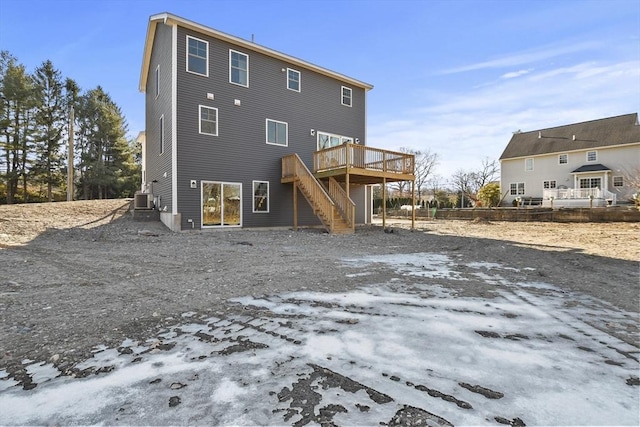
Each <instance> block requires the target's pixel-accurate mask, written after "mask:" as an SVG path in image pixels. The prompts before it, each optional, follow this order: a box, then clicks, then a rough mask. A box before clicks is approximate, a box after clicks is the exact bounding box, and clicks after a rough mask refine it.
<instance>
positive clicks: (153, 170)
mask: <svg viewBox="0 0 640 427" xmlns="http://www.w3.org/2000/svg"><path fill="white" fill-rule="evenodd" d="M171 33H172V28H171V27H169V26H167V25H164V24H158V26H157V27H156V35H155V38H154V41H153V49H152V53H151V61H150V65H149V78H148V79H147V85H146V88H145V98H146V100H145V101H146V116H145V120H146V153H145V155H146V162H147V165H146V166H147V177H146V179H147V184H149V185H148V188H149V190H150V191H151V190H152V191H153V195H154V198H160V205H159V206H158V208H159V209H162V208H163V207H164V206H166V207H167V210H168V211H169V212H171V210H172V200H173V195H172V194H171V191H172V189H171V174H172V172H173V171H172V170H171V154H172V153H171V145H172V133H171V128H172V126H173V123H172V114H171V58H172V52H171V39H172V37H171ZM158 65H160V93H159V95H158V97H157V98H156V67H157V66H158ZM162 115H164V152H163V153H162V154H160V126H159V123H160V117H161V116H162ZM165 173H166V178H165V177H164V174H165ZM153 180H156V181H157V182H156V183H153V189H152V185H151V183H152V181H153Z"/></svg>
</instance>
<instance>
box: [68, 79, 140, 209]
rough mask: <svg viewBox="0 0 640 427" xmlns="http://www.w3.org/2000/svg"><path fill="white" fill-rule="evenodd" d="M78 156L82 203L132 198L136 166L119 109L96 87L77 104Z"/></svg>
mask: <svg viewBox="0 0 640 427" xmlns="http://www.w3.org/2000/svg"><path fill="white" fill-rule="evenodd" d="M78 104H79V107H78V111H77V113H76V118H77V120H78V154H79V158H80V162H79V164H78V167H79V170H80V185H81V188H82V197H83V198H84V199H94V198H97V199H103V198H114V197H122V196H131V195H132V194H133V192H134V191H135V186H134V187H133V188H134V189H133V191H131V182H132V177H131V173H134V174H135V171H136V165H135V160H134V155H133V151H132V148H131V144H130V143H129V142H128V141H127V139H126V137H125V135H126V122H125V119H124V117H123V116H122V111H121V110H120V108H119V107H118V106H117V105H116V104H115V103H114V102H113V101H112V100H111V98H110V97H109V95H108V94H107V93H106V92H105V91H104V90H103V89H102V88H101V87H100V86H98V87H97V88H96V89H92V90H90V91H88V92H87V93H86V94H85V95H83V96H82V97H81V98H80V100H79V102H78Z"/></svg>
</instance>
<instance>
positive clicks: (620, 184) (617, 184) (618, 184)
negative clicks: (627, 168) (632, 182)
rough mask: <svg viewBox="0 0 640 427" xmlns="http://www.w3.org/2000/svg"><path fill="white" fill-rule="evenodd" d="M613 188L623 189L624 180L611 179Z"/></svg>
mask: <svg viewBox="0 0 640 427" xmlns="http://www.w3.org/2000/svg"><path fill="white" fill-rule="evenodd" d="M613 186H614V187H623V186H624V178H623V177H621V176H614V177H613Z"/></svg>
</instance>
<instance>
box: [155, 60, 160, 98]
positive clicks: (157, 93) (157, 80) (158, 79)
mask: <svg viewBox="0 0 640 427" xmlns="http://www.w3.org/2000/svg"><path fill="white" fill-rule="evenodd" d="M158 96H160V64H158V66H157V67H156V99H158Z"/></svg>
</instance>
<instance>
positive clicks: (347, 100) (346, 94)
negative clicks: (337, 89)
mask: <svg viewBox="0 0 640 427" xmlns="http://www.w3.org/2000/svg"><path fill="white" fill-rule="evenodd" d="M352 98H353V90H352V89H351V88H348V87H346V86H342V96H341V101H342V105H346V106H347V107H351V105H352V102H351V101H352Z"/></svg>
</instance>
